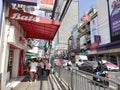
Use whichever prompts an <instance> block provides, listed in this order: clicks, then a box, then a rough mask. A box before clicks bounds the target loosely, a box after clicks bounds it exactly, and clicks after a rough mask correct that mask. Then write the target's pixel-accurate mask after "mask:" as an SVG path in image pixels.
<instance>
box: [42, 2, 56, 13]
mask: <svg viewBox="0 0 120 90" xmlns="http://www.w3.org/2000/svg"><path fill="white" fill-rule="evenodd" d="M53 6H54V0H41V2H40V9H41V10H50V11H52V10H53Z"/></svg>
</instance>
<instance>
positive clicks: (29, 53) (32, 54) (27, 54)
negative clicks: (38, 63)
mask: <svg viewBox="0 0 120 90" xmlns="http://www.w3.org/2000/svg"><path fill="white" fill-rule="evenodd" d="M25 56H37V54H35V53H32V52H26V53H25Z"/></svg>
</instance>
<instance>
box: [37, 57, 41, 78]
mask: <svg viewBox="0 0 120 90" xmlns="http://www.w3.org/2000/svg"><path fill="white" fill-rule="evenodd" d="M37 61H38V65H37V68H38V70H37V75H38V78H40V76H41V62H42V59H41V58H38V60H37Z"/></svg>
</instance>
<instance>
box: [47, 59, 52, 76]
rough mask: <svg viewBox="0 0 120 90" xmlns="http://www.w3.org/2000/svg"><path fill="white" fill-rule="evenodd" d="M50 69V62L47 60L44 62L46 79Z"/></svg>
mask: <svg viewBox="0 0 120 90" xmlns="http://www.w3.org/2000/svg"><path fill="white" fill-rule="evenodd" d="M50 69H51V63H50V61H49V60H48V61H47V62H46V75H47V77H48V76H49V74H50Z"/></svg>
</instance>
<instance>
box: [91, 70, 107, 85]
mask: <svg viewBox="0 0 120 90" xmlns="http://www.w3.org/2000/svg"><path fill="white" fill-rule="evenodd" d="M95 75H96V76H101V77H104V78H108V71H99V72H95ZM93 80H94V81H96V82H99V83H101V84H104V85H106V86H109V82H108V81H107V80H103V79H101V78H98V77H93Z"/></svg>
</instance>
